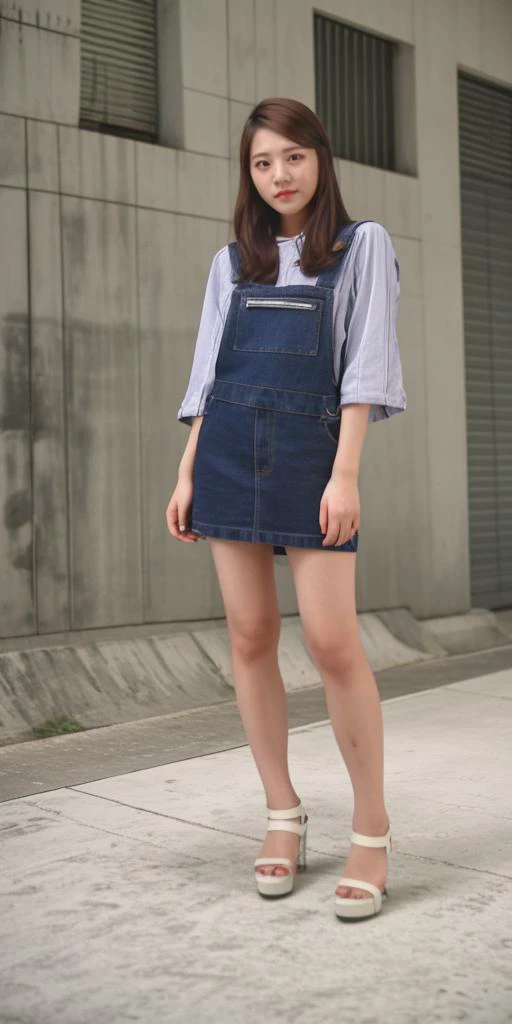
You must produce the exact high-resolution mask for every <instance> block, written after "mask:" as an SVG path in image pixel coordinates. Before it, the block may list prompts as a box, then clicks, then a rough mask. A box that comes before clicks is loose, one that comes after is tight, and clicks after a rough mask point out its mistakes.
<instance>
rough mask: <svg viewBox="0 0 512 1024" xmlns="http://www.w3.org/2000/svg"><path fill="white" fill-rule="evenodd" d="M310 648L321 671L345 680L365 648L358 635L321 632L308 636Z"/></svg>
mask: <svg viewBox="0 0 512 1024" xmlns="http://www.w3.org/2000/svg"><path fill="white" fill-rule="evenodd" d="M307 642H308V648H309V651H310V654H311V657H312V658H313V661H314V662H315V663H316V665H317V666H318V668H319V669H320V671H321V672H324V673H326V674H327V675H329V676H333V677H334V678H336V679H339V680H341V681H343V679H344V678H346V677H347V676H348V675H349V674H350V672H351V670H352V669H354V668H355V667H356V665H357V663H358V662H359V661H360V659H361V657H362V656H363V657H364V650H363V648H362V645H361V642H360V640H359V639H358V638H357V637H353V636H349V637H343V636H341V637H340V636H336V635H334V636H333V635H331V634H319V635H315V636H312V637H309V638H308V641H307Z"/></svg>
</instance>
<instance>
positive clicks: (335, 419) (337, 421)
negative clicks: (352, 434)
mask: <svg viewBox="0 0 512 1024" xmlns="http://www.w3.org/2000/svg"><path fill="white" fill-rule="evenodd" d="M321 418H322V423H323V426H324V429H325V433H326V434H327V437H328V438H329V440H330V441H332V443H333V444H335V445H337V444H338V440H339V436H340V425H341V409H338V411H337V412H335V413H332V412H330V410H329V409H328V408H327V407H326V408H325V411H324V412H323V413H322V417H321Z"/></svg>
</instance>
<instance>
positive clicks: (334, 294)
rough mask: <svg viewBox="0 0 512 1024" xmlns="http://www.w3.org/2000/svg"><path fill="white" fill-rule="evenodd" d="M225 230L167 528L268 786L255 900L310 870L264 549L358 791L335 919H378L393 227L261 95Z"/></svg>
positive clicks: (396, 387) (325, 149)
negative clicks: (367, 461) (193, 546)
mask: <svg viewBox="0 0 512 1024" xmlns="http://www.w3.org/2000/svg"><path fill="white" fill-rule="evenodd" d="M234 228H235V236H236V239H237V241H236V242H235V243H231V244H230V245H229V246H224V247H223V249H221V250H220V251H219V252H218V253H216V255H215V257H214V259H213V261H212V266H211V270H210V275H209V279H208V284H207V288H206V294H205V300H204V304H203V313H202V318H201V324H200V328H199V335H198V339H197V345H196V350H195V354H194V361H193V366H192V372H191V377H190V381H189V386H188V389H187V394H186V396H185V399H184V401H183V403H182V406H181V407H180V410H179V412H178V417H177V418H178V419H179V420H181V421H183V422H186V423H188V424H189V425H191V428H192V429H191V432H190V437H189V439H188V443H187V446H186V449H185V452H184V454H183V457H182V459H181V462H180V467H179V473H178V481H177V485H176V488H175V490H174V493H173V495H172V497H171V500H170V502H169V505H168V508H167V523H168V528H169V531H170V533H171V534H172V536H174V537H175V538H176V539H179V540H181V541H182V542H184V543H195V542H197V540H198V539H200V538H202V537H206V538H208V542H209V545H210V549H211V553H212V557H213V560H214V564H215V568H216V571H217V575H218V580H219V585H220V589H221V593H222V598H223V602H224V607H225V612H226V619H227V626H228V631H229V637H230V642H231V651H232V664H233V674H234V679H235V688H236V696H237V703H238V707H239V710H240V715H241V718H242V722H243V726H244V729H245V733H246V736H247V739H248V742H249V745H250V748H251V751H252V754H253V756H254V760H255V763H256V766H257V769H258V772H259V774H260V777H261V780H262V783H263V787H264V790H265V794H266V804H267V812H268V819H269V822H268V832H267V835H266V837H265V840H264V842H263V845H262V848H261V851H260V853H261V856H260V857H259V858H258V859H257V860H256V864H255V869H256V870H255V874H256V884H257V888H258V891H259V892H260V893H261V894H262V895H267V896H281V895H284V894H285V893H288V892H291V891H292V889H293V887H294V880H295V874H296V871H297V867H302V868H305V866H306V857H305V851H306V833H307V824H308V816H307V814H306V812H305V809H304V807H303V805H302V803H301V801H300V798H299V796H298V794H297V793H296V791H295V789H294V787H293V784H292V782H291V779H290V775H289V769H288V758H287V752H288V723H287V709H286V696H285V691H284V686H283V681H282V678H281V675H280V671H279V665H278V659H277V648H278V641H279V634H280V625H281V620H280V614H279V608H278V603H277V596H276V588H275V580H274V564H273V559H274V556H275V555H277V554H279V553H284V554H285V555H286V556H287V558H288V561H289V564H290V566H291V570H292V573H293V578H294V584H295V589H296V595H297V603H298V608H299V613H300V617H301V622H302V627H303V631H304V636H305V640H306V644H307V646H308V649H309V651H310V654H311V656H312V658H313V660H314V661H315V663H316V665H317V667H318V670H319V672H320V674H321V677H322V680H323V683H324V686H325V695H326V702H327V707H328V711H329V715H330V718H331V722H332V726H333V730H334V733H335V736H336V740H337V742H338V745H339V748H340V751H341V753H342V756H343V758H344V761H345V764H346V766H347V769H348V772H349V774H350V778H351V782H352V787H353V792H354V810H353V819H352V826H353V833H352V837H351V839H352V846H351V849H350V853H349V857H348V860H347V862H346V864H345V873H344V876H343V878H342V879H341V880H340V883H339V884H338V887H337V889H336V898H335V911H336V914H337V915H338V916H339V917H341V918H343V919H354V918H358V919H362V918H365V917H370V916H374V915H375V914H377V913H379V912H380V909H381V906H382V897H383V896H385V895H387V893H386V886H385V883H386V873H387V853H389V852H390V850H391V833H390V823H389V818H388V815H387V812H386V807H385V802H384V792H383V735H382V714H381V707H380V700H379V694H378V690H377V686H376V682H375V678H374V676H373V673H372V671H371V669H370V666H369V664H368V661H367V658H366V655H365V652H364V649H363V646H362V643H361V638H360V635H359V628H358V623H357V614H356V605H355V567H356V553H357V548H358V537H359V533H358V530H359V521H360V503H359V493H358V471H359V463H360V457H361V452H362V447H363V442H364V437H365V433H366V429H367V425H368V423H369V422H376V421H378V420H380V419H383V418H386V417H389V416H390V415H392V414H394V413H396V412H399V411H401V410H404V409H405V408H406V396H405V392H404V390H403V386H402V373H401V364H400V356H399V351H398V343H397V339H396V330H395V327H396V313H397V306H398V298H399V267H398V261H397V259H396V256H395V253H394V250H393V246H392V243H391V239H390V237H389V235H388V233H387V231H386V230H385V228H384V227H383V226H382V225H380V224H377V223H375V222H373V221H362V222H353V221H351V220H350V218H349V216H348V214H347V211H346V209H345V207H344V204H343V201H342V198H341V195H340V191H339V187H338V183H337V180H336V176H335V172H334V166H333V156H332V150H331V146H330V143H329V140H328V137H327V135H326V133H325V131H324V129H323V126H322V124H321V122H320V121H319V119H318V118H317V117H316V115H315V114H314V113H313V111H311V110H310V109H309V108H308V107H306V106H304V104H302V103H299V102H297V101H295V100H291V99H282V98H272V99H267V100H263V101H261V102H260V103H258V104H257V105H256V107H255V108H254V109H253V110H252V112H251V114H250V115H249V117H248V119H247V122H246V124H245V126H244V129H243V132H242V137H241V142H240V187H239V193H238V197H237V201H236V207H235V214H234Z"/></svg>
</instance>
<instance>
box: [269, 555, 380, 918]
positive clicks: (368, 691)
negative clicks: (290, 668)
mask: <svg viewBox="0 0 512 1024" xmlns="http://www.w3.org/2000/svg"><path fill="white" fill-rule="evenodd" d="M287 552H288V557H289V560H290V564H291V567H292V571H293V574H294V580H295V588H296V592H297V601H298V604H299V610H300V615H301V620H302V625H303V629H304V635H305V639H306V643H307V646H308V648H309V650H310V653H311V656H312V657H313V659H314V661H315V663H316V664H317V666H318V670H319V672H320V674H321V676H322V680H323V683H324V687H325V697H326V703H327V708H328V711H329V716H330V719H331V723H332V727H333V731H334V735H335V737H336V741H337V743H338V746H339V748H340V751H341V754H342V757H343V760H344V762H345V764H346V767H347V769H348V772H349V775H350V779H351V783H352V789H353V793H354V812H353V818H352V827H353V829H354V831H355V832H362V833H364V834H365V835H374V836H377V835H384V834H385V833H386V831H387V828H388V824H389V818H388V815H387V812H386V807H385V803H384V788H383V787H384V783H383V776H384V754H383V730H382V711H381V705H380V697H379V692H378V689H377V684H376V682H375V677H374V675H373V672H372V670H371V668H370V665H369V664H368V660H367V658H366V654H365V651H364V648H363V646H362V643H361V638H360V635H359V626H358V623H357V614H356V606H355V564H356V554H355V553H354V552H350V551H347V552H336V551H317V550H312V549H302V548H287ZM386 868H387V855H386V850H385V849H384V848H375V849H372V848H368V847H362V846H357V845H355V844H354V845H352V847H351V850H350V855H349V857H348V860H347V862H346V864H345V868H344V872H343V873H344V874H346V875H348V876H351V877H356V878H361V879H364V880H365V881H368V882H373V883H374V885H378V886H379V887H380V888H381V890H382V889H383V888H384V884H385V881H386ZM336 891H337V892H338V893H339V895H340V896H353V897H359V898H361V899H368V893H367V892H365V891H364V890H362V889H349V888H347V887H345V886H342V887H341V888H339V889H337V890H336Z"/></svg>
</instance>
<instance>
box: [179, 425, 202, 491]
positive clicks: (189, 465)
mask: <svg viewBox="0 0 512 1024" xmlns="http://www.w3.org/2000/svg"><path fill="white" fill-rule="evenodd" d="M202 422H203V417H202V416H194V417H193V420H192V425H191V427H190V433H189V435H188V440H187V444H186V446H185V451H184V452H183V455H182V456H181V461H180V464H179V467H178V480H180V479H182V480H190V479H191V478H192V471H193V468H194V459H195V456H196V448H197V438H198V436H199V431H200V429H201V423H202Z"/></svg>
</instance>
